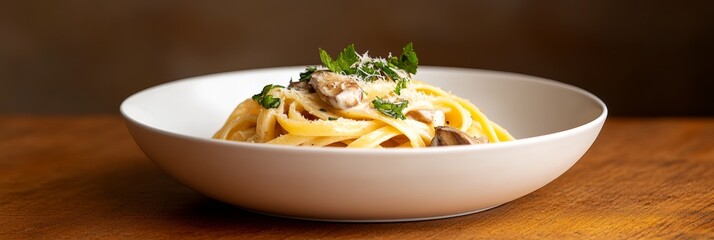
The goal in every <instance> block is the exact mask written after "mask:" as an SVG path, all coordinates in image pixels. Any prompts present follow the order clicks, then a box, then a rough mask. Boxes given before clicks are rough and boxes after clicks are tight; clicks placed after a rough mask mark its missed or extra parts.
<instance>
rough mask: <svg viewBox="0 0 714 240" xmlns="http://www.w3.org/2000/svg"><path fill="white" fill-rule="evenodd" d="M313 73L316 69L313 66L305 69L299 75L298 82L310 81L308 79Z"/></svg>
mask: <svg viewBox="0 0 714 240" xmlns="http://www.w3.org/2000/svg"><path fill="white" fill-rule="evenodd" d="M315 71H317V68H316V67H314V66H309V67H307V68H305V71H304V72H301V73H300V81H301V82H306V81H310V77H311V76H312V74H313V73H315Z"/></svg>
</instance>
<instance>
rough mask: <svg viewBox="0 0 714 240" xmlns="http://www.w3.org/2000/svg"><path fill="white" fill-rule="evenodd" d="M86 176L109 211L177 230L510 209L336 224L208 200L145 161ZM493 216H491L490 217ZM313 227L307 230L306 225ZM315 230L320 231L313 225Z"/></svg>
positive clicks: (284, 228)
mask: <svg viewBox="0 0 714 240" xmlns="http://www.w3.org/2000/svg"><path fill="white" fill-rule="evenodd" d="M96 177H97V179H94V180H90V182H94V183H95V184H98V186H96V187H97V188H98V189H105V191H109V192H105V193H103V194H100V196H104V199H97V200H99V201H106V203H105V204H102V205H106V206H112V205H113V206H116V207H114V208H113V210H112V211H111V214H110V215H115V216H120V217H121V216H137V215H141V216H147V217H148V219H149V221H157V222H160V223H161V225H169V226H173V227H180V228H182V229H193V230H197V231H200V230H202V229H205V230H210V231H214V232H215V231H217V232H222V231H224V232H230V233H232V234H240V233H254V232H255V231H260V232H265V231H270V232H274V233H303V232H305V231H319V232H322V233H325V232H332V233H339V232H341V231H343V230H347V229H349V230H350V231H354V230H355V229H363V230H369V231H372V233H390V232H405V231H415V232H420V231H430V230H434V229H447V228H448V227H453V226H463V225H465V224H466V223H468V224H469V225H470V226H474V222H477V223H478V224H477V225H478V226H483V227H487V226H490V225H492V224H498V220H497V219H494V218H493V217H494V216H498V215H500V214H504V213H506V212H508V211H509V209H510V207H509V204H510V203H507V204H505V205H503V206H500V207H497V208H494V209H491V210H488V211H485V212H480V213H475V214H470V215H466V216H461V217H453V218H446V219H438V220H427V221H414V222H396V223H339V222H322V221H309V220H299V219H290V218H283V217H275V216H269V215H265V214H260V213H255V212H251V211H249V210H246V209H242V208H240V207H236V206H233V205H230V204H226V203H223V202H220V201H217V200H213V199H211V198H208V197H206V196H203V195H201V194H200V193H197V192H195V191H193V190H190V189H188V188H187V187H184V186H183V185H181V184H180V183H179V182H177V181H176V180H174V179H172V178H171V177H170V176H168V175H167V174H165V173H163V172H162V171H161V170H160V169H158V167H156V166H155V165H153V164H151V163H150V162H149V160H147V159H144V160H143V161H142V162H137V163H136V164H132V165H127V166H124V167H123V168H115V169H113V170H112V171H111V172H108V173H105V174H103V175H100V176H96ZM494 220H495V221H494ZM311 229H312V230H311ZM316 229H319V230H316Z"/></svg>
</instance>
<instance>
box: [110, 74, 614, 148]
mask: <svg viewBox="0 0 714 240" xmlns="http://www.w3.org/2000/svg"><path fill="white" fill-rule="evenodd" d="M305 66H308V65H304V66H300V65H296V66H283V67H266V68H254V69H245V70H236V71H228V72H219V73H212V74H205V75H198V76H193V77H188V78H183V79H179V80H174V81H169V82H165V83H161V84H158V85H154V86H151V87H148V88H146V89H143V90H141V91H138V92H136V93H134V94H131V95H130V96H129V97H127V98H126V99H124V100H123V101H122V102H121V104H120V106H119V111H120V113H121V115H122V117H123V118H124V119H125V121H128V122H131V123H132V124H134V125H137V126H140V127H142V128H145V129H148V130H150V131H153V132H156V133H160V134H162V135H168V136H171V137H176V138H182V139H184V140H189V141H197V142H203V143H210V144H219V145H221V146H226V147H248V148H256V149H262V150H267V151H288V152H295V151H297V152H311V153H325V154H334V153H342V154H344V153H349V154H357V155H372V154H379V155H387V156H389V155H403V154H435V153H443V152H449V153H454V152H464V151H474V150H498V149H502V148H513V147H518V146H524V145H530V144H536V143H539V142H546V141H550V140H554V139H558V138H562V137H565V136H570V135H573V134H577V133H579V132H582V131H586V130H587V129H590V128H593V127H596V126H598V125H601V124H603V123H604V121H605V120H606V118H607V115H608V108H607V105H606V104H605V102H603V101H602V100H601V99H600V98H598V97H597V96H595V95H594V94H592V93H590V92H588V91H586V90H584V89H582V88H579V87H576V86H574V85H571V84H568V83H563V82H559V81H556V80H551V79H547V78H543V77H538V76H533V75H527V74H521V73H514V72H504V71H496V70H488V69H477V68H463V67H448V66H419V67H420V68H421V69H429V70H437V71H460V72H478V73H481V74H486V75H500V76H504V77H510V78H517V80H519V81H527V82H532V83H538V84H546V85H549V86H552V87H556V88H561V89H566V90H569V91H573V92H576V93H579V94H581V95H583V96H585V97H587V98H588V99H590V100H592V101H594V102H595V103H596V104H597V105H598V107H600V108H601V110H602V111H601V112H600V114H599V115H598V116H597V117H595V118H594V119H592V120H590V121H588V122H586V123H584V124H581V125H578V126H576V127H573V128H569V129H565V130H562V131H557V132H551V133H547V134H542V135H537V136H531V137H526V138H520V139H516V140H513V141H508V142H499V143H498V144H476V145H458V146H448V147H437V148H429V147H424V148H384V149H371V148H330V147H327V148H325V147H310V146H286V145H274V144H261V143H249V142H238V141H226V140H221V139H213V138H206V137H198V136H192V135H186V134H181V133H176V132H172V131H169V130H164V129H160V128H156V127H153V126H151V125H148V124H146V123H143V122H141V121H138V120H137V119H134V118H133V117H132V116H131V115H130V113H128V112H127V111H128V110H127V108H128V107H127V106H128V104H129V102H130V101H131V100H132V99H133V98H135V97H137V96H139V95H141V94H144V93H146V92H150V91H153V90H155V89H158V88H164V87H167V86H171V85H175V84H182V83H185V82H192V81H206V80H207V79H211V78H214V77H217V76H221V75H233V74H238V73H250V72H266V71H280V70H289V69H297V68H304V67H305Z"/></svg>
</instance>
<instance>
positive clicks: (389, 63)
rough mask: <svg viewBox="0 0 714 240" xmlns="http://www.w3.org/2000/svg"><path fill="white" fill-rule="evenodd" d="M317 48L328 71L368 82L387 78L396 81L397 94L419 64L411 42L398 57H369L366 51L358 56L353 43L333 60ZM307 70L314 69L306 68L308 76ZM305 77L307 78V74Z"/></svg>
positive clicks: (395, 91)
mask: <svg viewBox="0 0 714 240" xmlns="http://www.w3.org/2000/svg"><path fill="white" fill-rule="evenodd" d="M319 50H320V60H322V64H324V65H325V67H327V68H328V69H329V70H330V71H332V72H335V73H339V74H345V75H355V76H357V77H358V78H359V79H361V80H363V81H370V82H371V81H374V80H377V79H386V78H389V79H390V80H392V81H395V82H397V86H396V87H395V88H394V93H396V94H397V95H400V94H401V90H402V89H403V88H406V87H407V83H408V82H409V74H416V72H417V66H418V64H419V59H418V58H417V55H416V52H414V44H412V43H409V44H407V45H406V46H405V47H404V48H402V54H401V55H400V56H399V57H396V56H391V57H389V58H388V59H384V58H370V57H369V56H368V55H367V54H366V53H365V54H364V55H362V56H360V55H359V54H357V51H355V47H354V44H350V45H349V46H347V47H346V48H345V49H344V50H342V52H341V53H340V54H339V55H338V56H337V58H336V59H334V60H333V59H332V57H330V54H328V53H327V51H325V50H323V49H319ZM308 72H309V74H312V72H314V71H312V72H310V71H309V69H308V70H306V74H305V76H308V75H307V73H308ZM400 73H401V74H400ZM405 75H406V76H405ZM300 79H301V81H302V79H303V74H300ZM307 79H308V80H309V76H308V77H307Z"/></svg>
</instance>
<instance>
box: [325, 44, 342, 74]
mask: <svg viewBox="0 0 714 240" xmlns="http://www.w3.org/2000/svg"><path fill="white" fill-rule="evenodd" d="M320 60H321V61H322V65H325V67H327V69H330V71H332V72H336V73H340V72H342V68H340V66H339V65H337V64H336V63H333V61H332V57H330V54H329V53H327V51H325V50H323V49H322V48H320Z"/></svg>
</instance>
